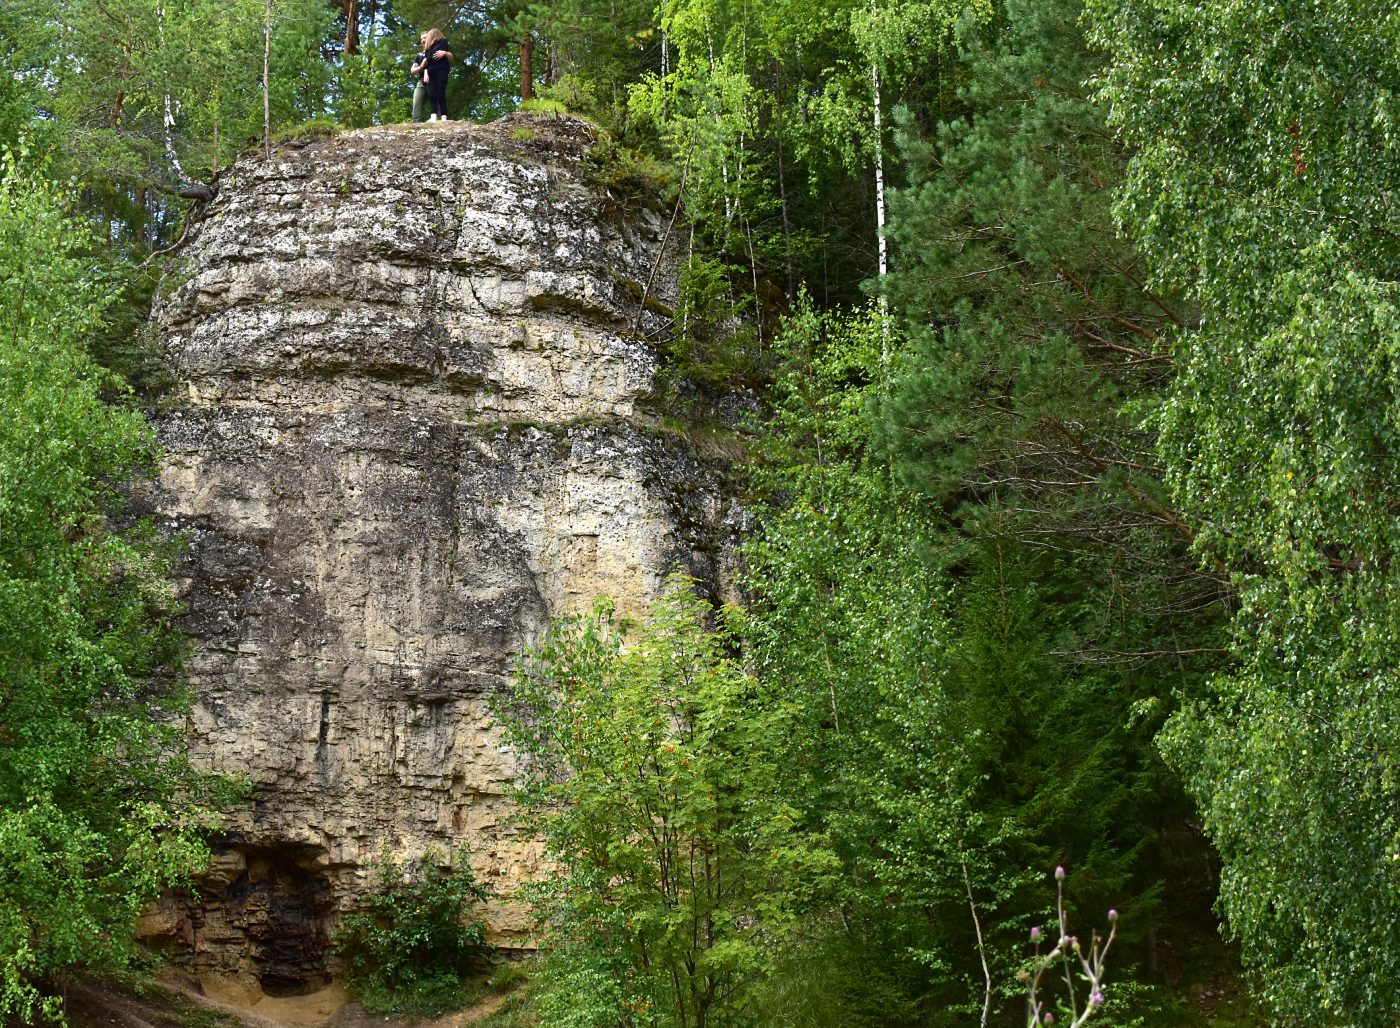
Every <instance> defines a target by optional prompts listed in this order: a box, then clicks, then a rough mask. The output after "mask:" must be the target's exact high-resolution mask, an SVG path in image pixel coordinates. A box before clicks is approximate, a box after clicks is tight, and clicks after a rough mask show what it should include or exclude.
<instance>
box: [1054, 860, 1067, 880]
mask: <svg viewBox="0 0 1400 1028" xmlns="http://www.w3.org/2000/svg"><path fill="white" fill-rule="evenodd" d="M1064 880H1065V865H1064V864H1061V865H1060V866H1059V867H1057V868H1055V881H1057V882H1063V881H1064Z"/></svg>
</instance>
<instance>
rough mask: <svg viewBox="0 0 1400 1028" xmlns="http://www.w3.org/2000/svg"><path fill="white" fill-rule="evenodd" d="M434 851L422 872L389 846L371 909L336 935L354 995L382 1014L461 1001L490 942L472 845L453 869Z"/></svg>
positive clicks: (437, 1009) (436, 1009)
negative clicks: (480, 916)
mask: <svg viewBox="0 0 1400 1028" xmlns="http://www.w3.org/2000/svg"><path fill="white" fill-rule="evenodd" d="M434 858H435V854H434V853H432V852H431V851H430V852H429V853H428V854H427V855H425V856H424V858H423V860H422V861H421V863H420V864H419V866H418V868H417V869H416V870H415V869H414V868H413V867H412V866H411V865H409V864H407V863H401V862H399V861H397V860H395V859H394V858H393V857H392V856H391V855H390V854H389V852H388V850H387V849H386V850H385V851H384V852H383V853H382V854H381V855H380V857H379V859H378V860H377V861H375V863H374V876H375V887H374V889H373V890H372V891H371V892H370V894H369V895H368V896H367V897H366V899H365V909H364V910H362V911H360V912H358V913H355V914H351V915H349V916H348V917H346V918H345V920H344V921H343V923H342V924H341V927H340V930H339V931H338V932H337V933H336V936H335V946H336V950H337V951H338V952H339V953H340V954H341V955H342V956H343V957H344V958H345V979H346V983H347V985H348V987H349V989H350V993H351V995H353V996H354V997H355V998H356V999H358V1000H360V1001H361V1002H362V1003H364V1005H365V1007H366V1008H367V1009H369V1010H370V1011H372V1012H374V1013H380V1014H388V1013H392V1014H418V1015H425V1016H432V1015H435V1014H440V1013H443V1012H444V1011H446V1010H448V1009H451V1008H452V1007H453V1006H454V1005H456V1003H457V1000H458V997H459V994H460V992H461V987H462V979H463V977H464V976H465V975H466V974H467V973H468V972H469V971H470V970H472V968H473V966H474V965H476V964H478V963H479V962H480V961H481V959H482V957H483V955H484V951H485V948H486V939H485V936H486V933H485V929H484V927H483V926H482V924H481V922H480V921H468V920H467V913H468V912H469V910H470V909H471V907H472V906H473V905H475V904H477V903H481V902H483V901H484V900H485V899H486V888H485V887H484V886H482V885H479V884H477V881H476V877H475V875H473V874H472V869H471V865H470V863H469V862H468V860H467V853H466V851H465V850H458V851H457V852H456V853H455V854H454V855H453V859H452V861H451V863H450V864H449V865H448V866H447V867H445V868H444V867H441V866H439V865H438V864H437V863H436V861H435V859H434Z"/></svg>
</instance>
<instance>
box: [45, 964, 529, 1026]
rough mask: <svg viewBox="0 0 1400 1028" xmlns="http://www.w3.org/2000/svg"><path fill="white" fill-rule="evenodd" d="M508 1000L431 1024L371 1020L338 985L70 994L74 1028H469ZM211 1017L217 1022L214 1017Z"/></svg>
mask: <svg viewBox="0 0 1400 1028" xmlns="http://www.w3.org/2000/svg"><path fill="white" fill-rule="evenodd" d="M506 998H507V997H506V996H487V997H485V998H483V999H481V1000H480V1001H478V1002H477V1003H475V1004H473V1005H472V1006H470V1007H468V1008H467V1009H466V1010H461V1011H458V1012H457V1013H455V1014H447V1015H445V1016H443V1017H439V1018H434V1019H432V1020H422V1019H419V1018H414V1019H411V1020H399V1019H396V1018H389V1017H385V1016H384V1015H383V1014H371V1013H369V1012H368V1011H367V1010H365V1008H364V1007H362V1006H361V1005H360V1004H359V1003H355V1002H352V1001H351V1000H350V999H349V997H348V996H347V995H346V994H345V990H344V988H342V987H341V986H340V985H338V984H335V985H331V986H328V987H327V988H324V989H321V990H320V991H319V992H314V993H311V994H310V995H308V996H285V997H278V996H267V995H264V994H263V993H261V992H255V991H250V990H240V989H238V988H236V987H233V986H230V985H227V984H224V985H222V986H221V985H220V984H219V983H206V984H205V985H201V984H200V983H199V982H197V981H195V980H194V979H192V978H189V977H187V976H185V975H181V974H178V973H175V972H173V971H168V970H167V971H164V972H162V973H161V974H160V975H159V977H158V978H157V979H156V982H155V983H154V985H153V986H152V987H151V988H150V989H148V990H147V991H146V992H145V993H144V994H143V995H141V996H133V995H130V994H128V993H126V992H123V991H120V990H117V989H114V988H112V987H109V986H107V985H103V984H100V983H84V984H77V985H73V986H72V987H70V989H69V990H68V1008H69V1020H70V1022H71V1023H72V1025H73V1028H185V1026H187V1025H188V1024H189V1023H190V1022H191V1021H192V1020H195V1019H198V1020H199V1021H200V1022H201V1023H209V1022H210V1021H211V1020H213V1021H215V1023H217V1025H218V1026H219V1028H238V1026H241V1028H465V1026H466V1025H472V1024H476V1023H478V1022H480V1021H483V1020H485V1019H486V1018H488V1017H490V1016H491V1015H492V1014H494V1013H495V1012H496V1011H497V1010H499V1009H500V1008H501V1006H502V1005H503V1004H504V1003H505V1001H506ZM211 1015H212V1017H211Z"/></svg>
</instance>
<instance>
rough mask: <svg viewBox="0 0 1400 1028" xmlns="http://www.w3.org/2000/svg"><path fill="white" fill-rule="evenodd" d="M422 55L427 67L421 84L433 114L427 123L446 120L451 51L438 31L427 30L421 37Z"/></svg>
mask: <svg viewBox="0 0 1400 1028" xmlns="http://www.w3.org/2000/svg"><path fill="white" fill-rule="evenodd" d="M423 53H424V56H425V57H426V58H427V65H426V66H425V67H424V69H423V84H424V85H425V86H426V87H427V91H428V104H429V106H431V107H432V109H433V113H432V114H430V115H429V116H428V120H429V121H446V120H447V73H448V72H450V71H451V70H452V50H451V48H450V47H449V46H448V44H447V40H446V39H444V38H443V35H442V32H441V31H440V30H439V29H429V30H428V32H427V34H426V35H425V36H424V37H423Z"/></svg>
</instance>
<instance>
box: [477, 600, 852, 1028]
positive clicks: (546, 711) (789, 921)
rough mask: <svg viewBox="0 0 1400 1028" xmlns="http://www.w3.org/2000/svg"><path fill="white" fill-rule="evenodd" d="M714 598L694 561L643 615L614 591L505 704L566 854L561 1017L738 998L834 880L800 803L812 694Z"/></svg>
mask: <svg viewBox="0 0 1400 1028" xmlns="http://www.w3.org/2000/svg"><path fill="white" fill-rule="evenodd" d="M708 613H709V612H708V611H707V609H706V607H705V604H704V603H703V602H702V601H701V600H700V599H699V598H697V597H696V596H695V595H694V592H693V588H692V583H691V582H690V581H689V580H687V579H684V578H681V577H673V578H672V579H670V580H669V581H668V583H667V586H666V589H665V590H664V592H663V595H662V597H661V599H660V600H659V601H658V602H657V604H656V606H655V607H654V609H653V610H652V612H651V614H650V615H649V616H648V618H647V619H646V620H645V621H644V622H642V623H641V624H640V625H635V626H632V625H629V624H627V623H625V622H620V621H619V620H618V619H617V618H616V617H615V616H614V614H613V612H612V609H611V608H610V607H609V606H608V605H606V604H603V603H600V605H599V606H598V607H597V608H596V609H595V611H594V612H593V613H592V614H591V615H589V616H585V617H577V618H574V619H571V620H569V621H566V622H564V623H563V624H561V625H557V626H556V627H555V628H554V629H553V630H552V631H551V632H550V634H549V636H548V637H547V638H546V639H545V641H544V642H543V643H542V644H541V646H540V647H539V648H538V649H536V650H535V651H534V652H533V653H531V654H530V655H529V656H528V657H527V658H526V659H525V660H524V661H523V663H522V665H521V667H520V678H519V681H518V683H517V685H516V687H515V689H514V691H513V692H512V693H511V695H510V696H509V697H503V698H502V699H501V700H500V701H499V702H498V704H497V709H498V716H499V717H500V719H501V720H502V721H503V723H504V725H505V728H506V738H507V740H508V741H509V743H510V744H511V745H512V746H514V747H516V748H517V749H518V750H519V751H520V753H521V754H522V756H524V757H525V758H526V761H527V764H526V767H527V777H526V780H525V783H524V785H523V788H522V790H521V792H520V800H521V803H522V804H523V807H524V810H525V817H526V823H527V824H528V825H529V826H530V827H532V828H533V829H534V830H535V831H538V832H539V833H541V835H542V837H543V839H544V842H545V846H546V850H547V854H548V857H549V859H550V860H551V861H552V862H553V863H554V864H555V865H556V867H557V873H556V875H555V876H553V877H551V878H549V879H546V880H545V881H543V882H541V883H540V884H539V886H538V888H537V891H536V897H535V898H536V900H537V901H538V903H539V908H538V910H539V918H540V926H541V930H542V932H543V937H544V941H545V942H546V944H547V945H548V946H549V947H550V949H551V952H550V957H549V960H548V962H547V965H546V967H545V969H544V971H543V979H544V988H543V991H542V994H541V997H540V1001H539V1002H540V1009H541V1011H542V1013H543V1016H544V1020H545V1022H546V1023H548V1024H551V1025H579V1026H582V1025H609V1024H618V1023H633V1022H634V1021H644V1022H645V1021H651V1020H653V1019H658V1020H660V1021H661V1022H662V1023H672V1022H677V1023H681V1024H695V1025H700V1024H704V1023H706V1021H707V1020H709V1019H717V1018H721V1017H724V1016H733V1015H735V1014H736V1013H737V1012H738V1011H741V1010H742V1009H743V1008H744V1005H745V1003H746V996H747V992H748V989H749V987H750V986H751V984H752V983H753V981H755V980H756V979H758V978H761V977H762V976H763V975H764V974H766V973H767V971H768V970H769V969H770V968H771V967H772V966H773V964H774V962H775V961H776V960H777V959H779V957H780V955H781V954H782V952H783V951H784V949H785V948H786V945H787V943H788V941H789V939H790V938H791V937H792V933H793V932H794V931H795V930H796V927H797V925H798V923H799V918H800V916H801V914H802V913H803V912H804V910H806V909H807V908H808V907H810V906H811V905H812V903H813V902H814V901H815V900H816V899H817V898H819V897H820V896H821V895H822V893H823V892H824V891H825V890H826V888H827V887H828V885H829V880H830V876H831V874H832V872H833V870H834V859H833V858H832V856H831V854H830V853H829V852H828V850H827V849H826V848H825V846H824V844H823V842H822V840H821V839H820V838H819V837H818V836H816V835H815V834H813V832H812V830H811V827H810V826H809V825H808V824H807V818H806V815H805V813H804V811H803V810H802V808H801V807H800V806H799V805H798V803H797V800H798V799H799V798H800V797H801V795H802V789H801V784H802V769H801V765H800V764H798V763H796V762H794V761H793V760H792V759H791V753H790V746H791V736H792V729H793V726H794V721H793V718H794V714H795V711H794V709H793V707H792V705H791V704H790V703H788V702H786V701H785V700H784V699H783V698H782V697H781V696H780V695H779V694H778V693H776V692H775V691H774V690H772V689H771V688H769V687H768V686H767V685H766V684H765V683H764V682H763V681H761V680H759V679H755V678H753V677H752V676H750V675H749V674H747V673H746V672H745V671H744V670H743V668H742V667H741V666H740V665H739V664H738V663H736V662H735V661H734V660H733V659H732V658H731V657H730V656H728V655H727V653H728V651H729V649H730V648H731V646H732V645H733V635H732V632H731V630H730V629H729V628H728V627H727V625H726V624H725V622H724V621H722V622H721V624H720V625H718V626H717V627H716V628H714V629H710V628H707V627H706V622H707V620H708ZM726 617H728V615H726ZM629 629H632V630H633V635H632V637H631V638H630V639H627V638H626V636H627V632H628V630H629ZM625 639H626V645H624V640H625Z"/></svg>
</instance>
